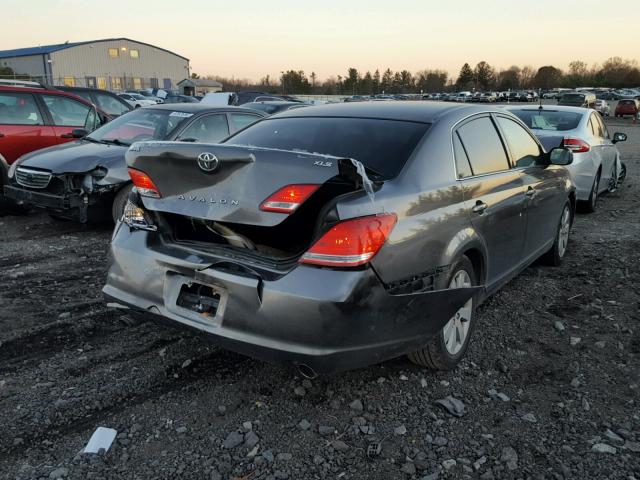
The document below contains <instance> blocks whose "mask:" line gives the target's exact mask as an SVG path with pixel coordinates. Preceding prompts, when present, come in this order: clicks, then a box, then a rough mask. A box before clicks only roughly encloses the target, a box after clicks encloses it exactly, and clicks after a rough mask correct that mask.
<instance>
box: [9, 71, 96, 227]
mask: <svg viewBox="0 0 640 480" xmlns="http://www.w3.org/2000/svg"><path fill="white" fill-rule="evenodd" d="M14 83H15V85H13V86H2V85H0V214H3V213H6V212H7V211H8V210H9V209H13V208H14V207H15V205H13V204H12V202H9V201H8V200H7V199H6V198H5V197H4V196H3V195H2V187H3V186H4V185H6V183H7V174H8V172H9V168H10V166H11V165H12V164H13V163H14V162H15V161H16V160H17V159H18V158H20V157H21V156H22V155H25V154H27V153H29V152H33V151H34V150H39V149H41V148H45V147H50V146H52V145H60V144H62V143H65V142H70V141H72V140H74V139H75V138H78V137H79V136H82V135H84V134H86V133H87V132H90V131H92V130H94V129H95V128H96V127H98V126H99V125H100V124H101V123H102V122H106V121H107V116H106V114H105V113H104V112H102V111H100V110H96V108H95V107H94V106H93V105H92V104H91V103H90V102H88V101H87V100H84V99H83V98H79V97H77V96H76V95H73V94H71V93H67V92H61V91H59V90H55V89H51V88H46V87H44V86H38V84H35V83H33V82H28V83H27V82H25V83H21V82H14Z"/></svg>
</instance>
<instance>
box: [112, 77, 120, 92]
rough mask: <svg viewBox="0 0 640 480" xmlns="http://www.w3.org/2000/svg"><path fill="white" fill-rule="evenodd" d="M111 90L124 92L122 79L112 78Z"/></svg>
mask: <svg viewBox="0 0 640 480" xmlns="http://www.w3.org/2000/svg"><path fill="white" fill-rule="evenodd" d="M111 88H112V89H113V90H122V79H121V78H120V77H111Z"/></svg>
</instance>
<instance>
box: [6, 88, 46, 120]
mask: <svg viewBox="0 0 640 480" xmlns="http://www.w3.org/2000/svg"><path fill="white" fill-rule="evenodd" d="M0 124H1V125H43V124H44V122H43V121H42V116H41V115H40V110H39V109H38V106H37V105H36V102H35V99H34V98H33V95H31V94H28V93H4V92H2V93H0Z"/></svg>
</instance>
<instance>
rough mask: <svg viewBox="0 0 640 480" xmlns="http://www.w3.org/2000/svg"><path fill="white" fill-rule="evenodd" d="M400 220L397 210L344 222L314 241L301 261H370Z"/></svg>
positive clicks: (335, 263) (341, 263)
mask: <svg viewBox="0 0 640 480" xmlns="http://www.w3.org/2000/svg"><path fill="white" fill-rule="evenodd" d="M397 220H398V217H397V216H396V214H395V213H386V214H381V215H372V216H369V217H360V218H354V219H351V220H345V221H343V222H340V223H338V224H337V225H335V226H333V227H331V229H330V230H329V231H328V232H327V233H325V234H324V235H323V236H322V237H321V238H320V240H318V241H317V242H316V243H315V244H313V246H312V247H311V248H310V249H309V251H307V253H305V254H304V255H303V256H302V257H301V258H300V263H310V264H313V265H325V266H329V267H355V266H356V265H362V264H364V263H367V262H369V261H371V259H372V258H373V257H374V256H375V255H376V254H377V253H378V251H379V250H380V248H381V247H382V245H384V243H385V242H386V240H387V238H388V237H389V234H390V233H391V230H393V227H394V226H395V224H396V221H397Z"/></svg>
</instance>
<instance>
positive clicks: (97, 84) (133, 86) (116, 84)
mask: <svg viewBox="0 0 640 480" xmlns="http://www.w3.org/2000/svg"><path fill="white" fill-rule="evenodd" d="M0 79H5V80H23V81H28V82H38V83H42V84H43V85H56V86H62V85H65V86H67V87H88V88H100V89H102V90H114V91H124V90H141V89H143V88H163V89H166V90H175V89H177V88H178V87H177V85H176V84H175V83H174V82H173V81H172V80H171V79H170V78H161V77H132V76H129V75H122V76H117V75H106V74H97V75H85V76H82V77H66V76H63V77H52V76H47V75H20V74H15V75H2V76H0Z"/></svg>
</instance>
